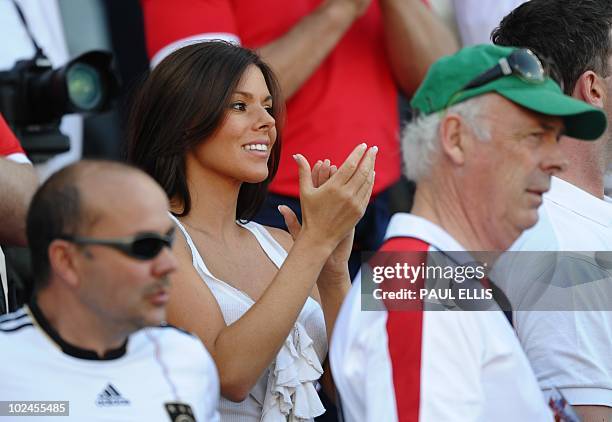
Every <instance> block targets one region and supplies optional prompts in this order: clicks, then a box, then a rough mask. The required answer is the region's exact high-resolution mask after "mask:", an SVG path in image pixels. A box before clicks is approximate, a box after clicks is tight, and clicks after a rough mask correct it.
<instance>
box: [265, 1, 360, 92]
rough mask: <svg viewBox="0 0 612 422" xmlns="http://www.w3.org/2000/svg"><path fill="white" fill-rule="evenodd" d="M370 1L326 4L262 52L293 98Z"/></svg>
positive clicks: (283, 89) (282, 87)
mask: <svg viewBox="0 0 612 422" xmlns="http://www.w3.org/2000/svg"><path fill="white" fill-rule="evenodd" d="M370 3H371V0H327V1H325V2H323V3H322V4H321V6H319V7H318V8H317V9H316V10H315V11H314V12H312V13H311V14H310V15H307V16H306V17H304V18H303V19H302V20H301V21H300V22H299V23H297V24H296V25H295V26H294V27H293V28H291V30H290V31H289V32H287V33H286V34H285V35H283V36H281V37H279V38H277V39H276V40H274V41H272V42H270V43H268V44H267V45H265V46H263V47H261V48H260V49H259V54H261V56H262V58H263V59H264V60H265V61H266V62H267V63H269V64H270V66H271V67H272V69H273V70H274V72H275V73H276V76H277V78H278V79H279V83H280V85H281V89H282V91H283V94H284V95H285V98H290V97H291V96H292V95H293V94H295V92H297V91H298V90H299V89H300V87H301V86H302V85H303V84H304V82H306V80H307V79H308V78H309V77H310V75H312V74H313V73H314V72H315V70H317V68H318V67H319V65H320V64H321V63H322V62H323V60H325V58H326V57H327V56H328V55H329V53H330V52H331V51H332V50H333V49H334V48H335V47H336V45H337V44H338V42H339V41H340V39H341V38H342V36H343V35H344V34H345V32H346V31H347V30H348V29H349V28H350V27H351V25H352V24H353V22H354V21H355V20H356V19H357V18H358V17H360V16H361V15H362V14H363V13H365V11H366V9H367V8H368V6H369V5H370Z"/></svg>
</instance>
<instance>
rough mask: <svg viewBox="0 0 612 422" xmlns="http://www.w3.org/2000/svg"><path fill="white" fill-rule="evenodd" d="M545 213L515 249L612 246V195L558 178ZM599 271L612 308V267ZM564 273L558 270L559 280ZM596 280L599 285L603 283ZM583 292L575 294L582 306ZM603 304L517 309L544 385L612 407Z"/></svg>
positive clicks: (578, 400) (574, 399)
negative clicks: (597, 193)
mask: <svg viewBox="0 0 612 422" xmlns="http://www.w3.org/2000/svg"><path fill="white" fill-rule="evenodd" d="M539 216H540V219H539V221H538V223H537V224H536V225H535V226H534V227H533V228H531V229H530V230H528V231H526V232H525V233H523V235H522V236H521V237H520V238H519V239H518V240H517V241H516V243H515V244H514V245H513V247H512V248H511V249H512V250H516V251H583V252H584V253H585V254H584V256H585V257H587V258H589V257H590V258H592V256H593V255H594V252H597V251H612V199H610V198H606V200H601V199H599V198H596V197H595V196H593V195H591V194H589V193H587V192H585V191H583V190H582V189H579V188H577V187H576V186H574V185H572V184H570V183H568V182H566V181H564V180H562V179H559V178H556V177H553V178H552V184H551V189H550V191H549V192H548V193H547V194H545V195H544V203H543V205H542V207H541V208H540V211H539ZM598 270H600V272H601V273H603V274H604V275H603V276H602V277H599V280H598V281H597V282H598V283H599V286H600V292H599V293H598V294H600V295H601V297H600V298H599V300H600V302H601V303H604V304H605V303H606V302H607V306H608V307H607V309H612V298H611V297H610V292H611V291H612V289H611V288H610V287H606V286H610V283H612V268H605V266H603V267H600V268H599V269H598ZM565 273H567V272H565ZM606 274H607V278H606ZM562 276H563V274H559V272H556V273H555V274H554V275H553V280H552V281H553V283H554V281H555V278H558V277H562ZM574 281H575V282H581V281H582V280H574ZM602 283H604V284H602ZM590 284H591V285H592V286H593V287H595V288H597V283H590ZM581 288H582V287H581ZM580 293H581V292H580V290H576V293H575V294H573V295H572V300H574V301H576V307H577V308H580V304H579V302H578V301H579V300H580V296H579V294H580ZM599 309H600V310H598V311H519V312H515V313H514V325H515V329H516V331H517V334H518V337H519V340H520V342H521V345H522V346H523V348H524V350H525V353H526V354H527V357H528V359H529V362H530V363H531V366H532V368H533V370H534V372H535V375H536V377H537V379H538V382H539V384H540V387H541V388H542V389H543V390H544V391H545V392H548V390H549V389H550V388H551V387H557V388H559V389H560V390H561V392H562V393H563V394H564V395H565V397H566V398H567V399H568V401H569V402H570V403H571V404H573V405H605V406H611V407H612V311H602V310H601V307H600V308H599Z"/></svg>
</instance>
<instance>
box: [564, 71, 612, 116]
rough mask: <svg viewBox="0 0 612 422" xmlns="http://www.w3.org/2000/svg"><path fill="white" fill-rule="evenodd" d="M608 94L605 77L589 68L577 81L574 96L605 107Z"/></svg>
mask: <svg viewBox="0 0 612 422" xmlns="http://www.w3.org/2000/svg"><path fill="white" fill-rule="evenodd" d="M607 94H608V92H607V89H606V84H605V82H604V79H603V78H602V77H601V76H598V75H597V74H596V73H595V72H593V71H592V70H587V71H586V72H584V73H583V74H582V75H580V77H579V78H578V80H577V81H576V86H575V87H574V92H573V93H572V96H573V97H574V98H578V99H580V100H582V101H584V102H586V103H588V104H591V105H592V106H595V107H599V108H603V106H604V103H605V101H606V97H607Z"/></svg>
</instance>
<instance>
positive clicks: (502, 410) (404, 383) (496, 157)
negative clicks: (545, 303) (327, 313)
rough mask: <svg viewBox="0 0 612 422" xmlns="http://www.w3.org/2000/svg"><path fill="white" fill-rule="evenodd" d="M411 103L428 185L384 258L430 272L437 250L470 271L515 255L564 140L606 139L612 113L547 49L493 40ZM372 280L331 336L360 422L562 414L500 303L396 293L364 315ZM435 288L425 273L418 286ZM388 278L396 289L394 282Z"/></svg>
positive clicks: (410, 151)
mask: <svg viewBox="0 0 612 422" xmlns="http://www.w3.org/2000/svg"><path fill="white" fill-rule="evenodd" d="M411 105H412V107H413V109H414V111H415V113H416V117H415V119H414V120H413V121H412V122H410V123H409V124H408V126H407V127H406V130H405V133H404V135H403V139H402V147H403V154H404V160H405V164H406V166H405V167H406V175H407V176H408V178H410V179H412V180H415V181H416V182H417V190H416V195H415V200H414V207H413V210H412V214H402V213H400V214H396V215H395V216H393V218H392V219H391V223H390V225H389V228H388V230H387V235H386V239H387V240H386V242H385V244H384V245H383V247H382V248H381V250H380V252H381V253H380V254H377V256H379V255H382V252H396V253H397V252H401V253H402V254H403V255H402V256H405V257H406V261H407V262H408V263H409V264H410V266H411V267H412V269H418V268H427V269H429V265H430V263H431V257H432V255H433V254H438V255H440V254H441V255H444V256H446V257H447V258H448V259H449V260H450V261H453V262H454V264H455V265H456V266H457V268H459V267H463V268H465V267H467V266H468V265H471V263H473V262H474V261H475V259H474V258H473V255H472V253H470V252H467V251H503V250H505V249H507V248H508V247H509V246H510V245H511V244H512V242H514V241H515V240H516V238H517V237H518V236H519V235H520V234H521V232H522V231H524V230H525V229H527V228H529V227H531V226H533V225H534V224H535V223H536V222H537V218H538V212H537V210H538V207H539V206H540V205H541V203H542V194H543V193H544V192H546V191H547V190H548V189H549V186H550V178H551V175H553V174H555V173H557V172H559V171H561V170H562V169H564V168H565V167H566V165H567V162H566V160H565V158H564V157H563V155H562V154H561V152H560V149H559V146H558V139H559V138H560V137H561V134H562V133H567V134H571V136H573V137H577V138H582V139H594V138H597V137H598V136H600V135H601V133H602V132H603V131H604V130H605V127H606V118H605V115H604V114H603V113H602V112H601V111H600V110H598V109H596V108H594V107H591V106H589V105H587V104H585V103H583V102H580V101H576V100H574V99H572V98H570V97H568V96H566V95H564V94H563V93H562V91H561V89H560V88H559V86H558V85H557V84H556V83H555V82H553V81H552V80H551V79H550V78H549V77H548V76H547V75H546V72H545V71H544V69H543V67H542V64H541V63H540V61H539V60H538V59H537V57H536V56H535V55H534V54H533V53H531V52H530V51H528V50H525V49H523V50H519V49H513V48H505V47H496V46H492V45H479V46H474V47H468V48H465V49H463V50H461V51H459V52H458V53H457V54H455V55H453V56H448V57H445V58H442V59H440V60H439V61H437V62H436V63H434V64H433V65H432V67H431V68H430V70H429V72H428V74H427V76H426V78H425V80H424V82H423V83H422V85H421V87H420V88H419V89H418V91H417V92H416V94H415V96H414V98H413V100H412V103H411ZM396 256H397V255H396ZM459 260H461V261H459ZM372 262H373V261H369V264H370V266H371V265H372V264H371V263H372ZM364 269H367V267H364ZM364 274H369V270H368V271H364ZM364 277H367V275H365V276H364ZM396 277H397V276H396ZM474 280H475V281H476V282H477V284H478V285H479V286H481V284H482V286H489V287H491V286H494V285H493V284H492V283H490V282H489V281H488V279H487V278H486V277H483V278H480V279H479V278H478V277H475V278H473V280H472V281H474ZM362 281H363V284H364V285H365V284H366V283H367V282H368V280H366V278H364V279H363V280H362V279H361V277H360V276H358V277H357V279H356V280H355V282H354V284H353V287H352V289H351V292H350V293H349V296H348V297H347V299H346V301H345V303H344V305H343V307H342V310H341V312H340V315H339V317H338V319H337V321H336V328H335V332H334V336H333V338H332V341H331V351H330V361H331V366H332V372H333V375H334V378H335V381H336V386H337V388H338V391H339V395H340V399H341V402H342V404H343V408H344V416H345V417H346V420H347V421H370V420H372V421H373V420H385V421H397V420H399V421H450V420H461V421H464V420H465V421H492V420H495V421H502V422H503V421H508V422H510V421H550V420H552V414H551V412H550V410H549V409H548V408H547V406H546V403H545V401H544V398H543V397H542V394H541V392H540V390H539V388H538V385H537V382H536V379H535V377H534V375H533V373H532V372H531V369H530V367H529V364H528V362H527V359H526V358H525V355H524V353H523V351H522V350H521V348H520V345H519V343H518V341H517V339H516V337H515V335H514V332H513V331H512V327H511V325H510V324H509V323H508V321H507V319H506V318H505V316H504V313H502V312H501V309H500V307H499V306H497V305H494V308H495V309H493V310H490V311H489V312H476V311H463V312H448V311H445V310H447V309H449V308H454V309H460V308H461V305H460V303H459V302H458V301H455V302H454V305H455V306H452V305H453V304H452V303H451V304H450V305H449V304H448V303H445V304H444V306H440V303H441V302H440V303H438V306H433V305H432V304H431V302H429V301H428V298H426V299H424V298H423V297H417V298H416V302H418V303H417V304H416V306H415V300H414V298H410V297H408V299H406V298H401V297H400V298H399V299H400V300H396V299H395V297H394V296H392V295H387V296H386V298H384V299H386V300H384V301H381V302H380V304H381V306H383V310H380V311H377V312H364V311H363V310H362V305H361V304H362V303H366V302H362V300H364V298H366V296H367V295H370V294H371V293H370V291H368V290H367V289H365V290H362V288H361V285H362ZM427 282H429V280H428V279H426V278H424V277H423V275H422V274H421V276H420V277H415V279H413V280H412V282H411V283H414V284H413V285H416V286H419V285H425V286H427V284H426V283H427ZM447 282H448V284H449V285H453V284H461V283H462V281H460V280H458V279H450V280H447ZM380 286H381V289H382V290H383V292H384V291H385V281H382V284H380ZM406 290H409V289H406ZM421 290H422V289H421ZM486 290H487V291H492V292H493V293H492V294H493V298H494V299H496V300H497V297H496V295H495V289H494V288H487V289H486ZM389 293H396V292H394V291H390V292H389ZM408 296H409V295H408ZM453 299H456V298H453ZM499 299H502V298H501V297H500V298H499ZM498 302H499V303H500V304H501V300H499V301H498ZM402 306H404V307H403V308H402ZM401 309H404V311H402V310H401ZM406 309H411V310H410V311H406ZM505 310H507V309H505Z"/></svg>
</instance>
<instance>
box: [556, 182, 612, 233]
mask: <svg viewBox="0 0 612 422" xmlns="http://www.w3.org/2000/svg"><path fill="white" fill-rule="evenodd" d="M544 199H545V200H548V201H551V202H553V203H555V204H557V205H558V206H560V207H562V208H565V209H567V210H569V211H571V212H573V213H576V214H579V215H581V216H582V217H584V218H587V219H589V220H592V221H595V222H596V223H598V224H601V225H602V226H605V227H612V199H611V198H608V197H606V198H605V199H604V200H602V199H599V198H597V197H596V196H593V195H591V194H590V193H588V192H586V191H585V190H582V189H580V188H579V187H577V186H575V185H572V184H571V183H569V182H566V181H565V180H563V179H560V178H558V177H552V178H551V184H550V190H549V191H548V192H547V193H545V194H544Z"/></svg>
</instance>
